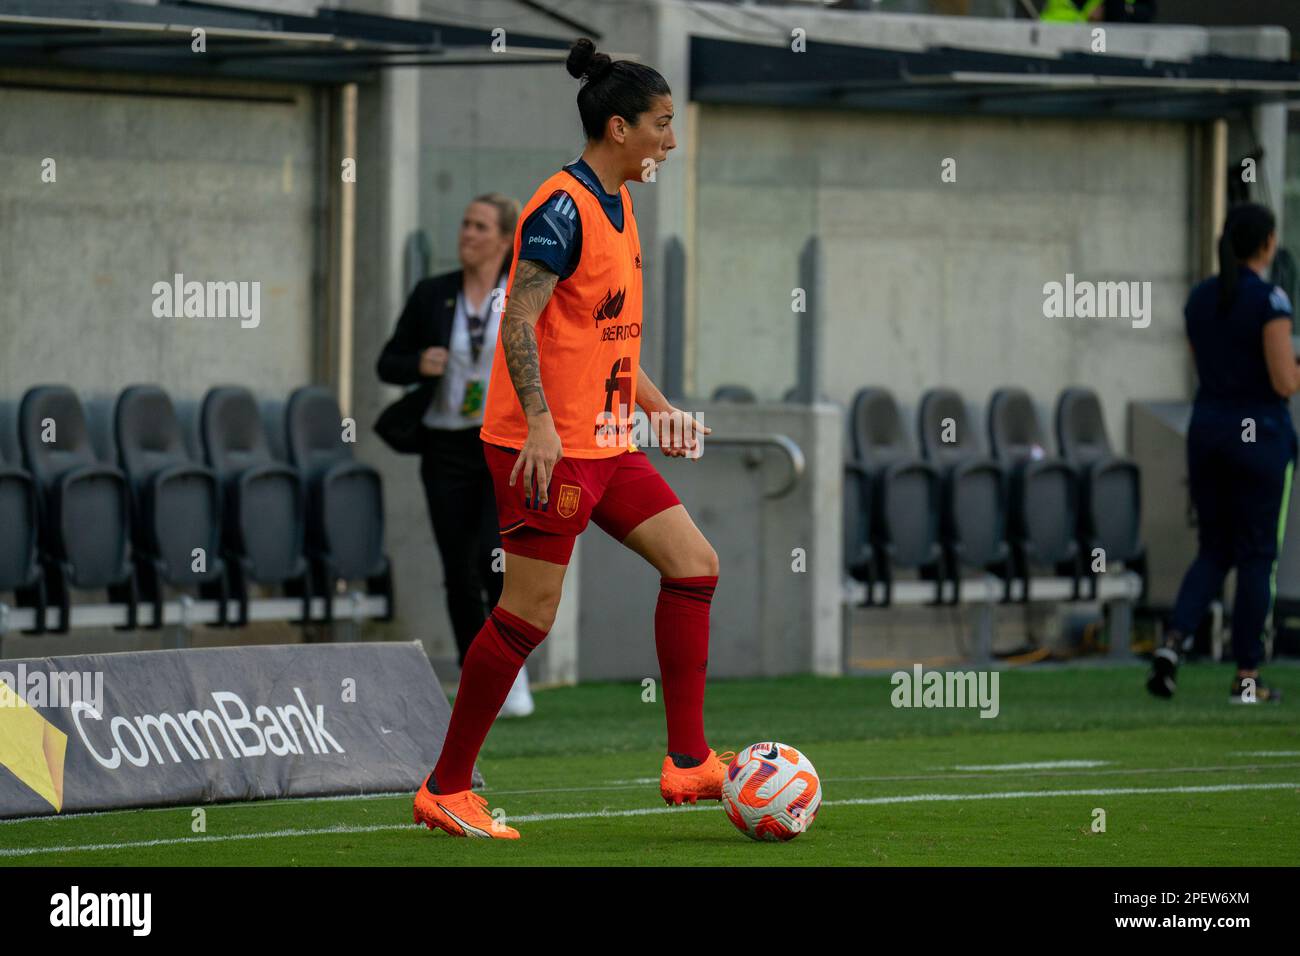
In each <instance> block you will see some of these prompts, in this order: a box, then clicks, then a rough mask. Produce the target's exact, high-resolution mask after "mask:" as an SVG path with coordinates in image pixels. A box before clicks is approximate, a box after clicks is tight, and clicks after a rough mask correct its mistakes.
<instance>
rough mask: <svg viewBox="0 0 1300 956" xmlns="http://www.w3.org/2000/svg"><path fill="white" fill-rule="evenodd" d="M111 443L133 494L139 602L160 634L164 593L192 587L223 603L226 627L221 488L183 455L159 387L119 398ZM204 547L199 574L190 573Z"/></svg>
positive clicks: (147, 387)
mask: <svg viewBox="0 0 1300 956" xmlns="http://www.w3.org/2000/svg"><path fill="white" fill-rule="evenodd" d="M113 436H114V440H115V441H116V443H117V456H118V461H119V462H120V463H121V466H122V470H123V471H124V472H125V473H126V477H127V481H128V483H129V485H130V489H131V502H132V506H133V508H134V515H135V520H134V522H133V524H134V527H135V538H134V540H135V549H136V551H135V553H136V568H137V571H138V573H139V579H140V589H141V594H142V597H143V598H144V600H146V601H151V602H152V603H153V606H154V627H162V610H163V597H164V586H167V585H169V586H171V587H175V588H196V589H197V590H198V593H199V596H200V597H203V598H208V599H212V600H216V601H218V602H220V607H221V610H220V615H219V618H218V623H219V624H221V625H225V624H227V623H228V621H227V619H226V602H227V599H228V597H229V591H228V588H227V584H226V565H225V562H224V560H223V559H222V557H221V488H220V486H219V485H218V483H217V476H216V475H215V474H214V473H213V471H212V469H210V468H206V467H204V466H203V465H200V464H198V463H197V462H195V461H193V460H192V459H191V458H190V456H189V453H188V452H187V451H186V448H185V442H184V440H183V438H182V434H181V426H180V423H179V422H178V421H177V418H176V410H175V408H174V407H173V405H172V401H171V398H169V397H168V395H167V393H166V392H164V391H163V390H162V389H161V388H158V387H157V386H156V385H132V386H130V387H129V388H127V389H124V390H123V391H122V393H121V394H120V395H119V396H118V398H117V404H116V405H115V406H114V410H113ZM196 548H201V549H202V550H203V553H204V556H205V560H204V565H203V570H201V571H195V570H193V568H194V564H195V561H194V550H195V549H196Z"/></svg>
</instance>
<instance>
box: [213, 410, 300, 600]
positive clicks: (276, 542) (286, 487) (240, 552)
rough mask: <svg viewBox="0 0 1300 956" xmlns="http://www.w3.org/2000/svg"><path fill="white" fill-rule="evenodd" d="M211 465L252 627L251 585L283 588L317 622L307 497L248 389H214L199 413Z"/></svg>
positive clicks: (238, 592)
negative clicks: (275, 449) (275, 450)
mask: <svg viewBox="0 0 1300 956" xmlns="http://www.w3.org/2000/svg"><path fill="white" fill-rule="evenodd" d="M199 433H200V435H201V437H202V440H203V453H204V456H205V457H206V458H207V463H208V466H209V467H210V468H211V469H212V470H213V471H214V472H215V473H216V475H217V479H218V481H219V482H220V483H221V487H222V502H221V512H222V548H223V552H224V556H225V560H226V567H227V572H228V574H229V578H230V590H231V592H232V594H233V595H234V597H235V598H236V599H237V600H238V601H239V607H240V611H239V621H238V624H239V625H240V626H243V625H246V624H247V623H248V597H249V592H248V585H249V583H250V582H252V583H256V584H261V585H272V586H274V585H279V586H282V587H283V588H284V590H285V592H286V593H287V594H290V595H293V596H301V597H302V603H303V611H302V618H301V619H300V620H299V623H301V624H306V623H307V622H308V621H309V620H310V618H311V597H312V587H311V570H310V566H309V565H308V563H307V559H306V557H305V555H304V554H303V536H304V521H303V518H304V515H305V504H306V494H305V492H304V489H303V487H302V481H301V479H300V478H299V477H298V473H297V471H295V470H294V469H293V468H290V467H289V466H288V465H285V464H283V463H282V462H278V461H276V460H275V459H274V458H272V457H271V449H270V443H269V442H268V440H267V437H266V430H265V428H264V427H263V425H262V419H261V413H260V411H259V410H258V407H257V401H256V400H255V399H254V398H253V393H252V392H250V391H249V390H248V389H246V388H243V387H240V386H235V385H225V386H218V387H216V388H213V389H210V390H209V391H208V393H207V394H206V395H205V396H204V397H203V405H202V407H201V408H200V410H199Z"/></svg>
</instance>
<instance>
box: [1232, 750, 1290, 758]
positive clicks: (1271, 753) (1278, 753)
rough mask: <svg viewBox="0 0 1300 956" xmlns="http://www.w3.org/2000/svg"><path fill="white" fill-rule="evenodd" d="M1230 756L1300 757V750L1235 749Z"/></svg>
mask: <svg viewBox="0 0 1300 956" xmlns="http://www.w3.org/2000/svg"><path fill="white" fill-rule="evenodd" d="M1228 756H1229V757H1300V750H1234V751H1233V752H1232V753H1230V754H1228Z"/></svg>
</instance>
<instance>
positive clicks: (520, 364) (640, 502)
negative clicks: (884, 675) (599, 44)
mask: <svg viewBox="0 0 1300 956" xmlns="http://www.w3.org/2000/svg"><path fill="white" fill-rule="evenodd" d="M566 65H567V68H568V70H569V73H570V74H571V75H572V76H574V77H576V78H582V79H585V82H584V83H583V85H582V87H581V88H580V89H579V91H578V112H579V114H580V115H581V117H582V127H583V130H584V132H585V133H586V136H587V144H586V148H585V149H584V150H583V152H582V155H581V157H580V158H578V159H577V160H575V161H574V162H572V163H570V164H569V165H567V166H565V167H564V168H563V169H561V170H560V171H559V172H557V173H555V174H554V175H553V176H551V177H550V178H549V179H547V180H546V181H545V182H543V183H542V185H541V186H540V187H538V189H537V191H536V192H535V193H534V194H533V197H532V199H530V200H529V201H528V203H527V204H526V205H525V206H524V210H523V213H522V215H521V216H520V223H519V229H518V232H517V233H516V235H515V240H514V265H513V266H512V268H511V270H510V284H509V293H508V296H507V301H506V309H505V315H504V316H503V317H502V322H501V332H500V336H499V338H498V340H497V345H496V354H495V358H494V360H493V366H492V374H491V377H490V379H489V384H488V395H487V405H486V408H485V410H484V417H483V427H482V430H481V432H480V436H481V438H482V440H483V443H484V444H483V450H484V454H485V456H486V458H487V462H488V467H489V468H490V470H491V471H492V474H493V479H494V481H495V488H496V501H497V513H498V516H499V519H500V526H501V542H502V547H503V549H504V550H505V552H506V559H505V582H504V586H503V590H502V594H501V601H500V603H498V604H497V606H496V607H495V608H494V609H493V611H492V614H491V616H490V617H489V618H488V620H487V621H486V622H485V623H484V625H483V629H482V630H481V631H480V632H479V633H478V635H477V636H476V637H475V638H474V641H473V643H472V644H471V646H470V650H469V653H468V654H467V655H466V657H465V665H464V668H463V669H462V670H461V678H460V690H459V692H458V693H457V694H456V702H455V706H454V707H453V708H452V714H451V723H450V725H449V727H448V729H447V739H446V741H445V742H444V743H443V747H442V754H441V756H440V757H439V759H438V763H437V766H435V767H434V768H433V771H432V772H431V773H430V774H429V776H428V778H427V779H426V780H425V782H424V784H423V785H422V786H421V787H420V789H419V791H417V793H416V796H415V820H416V822H417V823H424V824H425V825H427V826H428V827H429V828H430V829H433V828H434V827H439V828H441V829H443V830H445V831H446V832H448V833H450V834H452V835H453V836H475V837H494V838H504V839H518V837H519V833H518V832H517V831H516V830H515V829H513V828H512V827H509V826H505V825H504V824H503V823H502V822H501V821H499V820H495V821H494V820H493V818H492V817H491V816H489V815H488V813H487V810H486V806H487V800H486V799H485V798H484V797H482V796H481V795H479V794H476V793H473V792H472V791H471V790H470V788H469V787H470V773H471V771H472V768H473V765H474V759H475V758H476V757H477V756H478V752H479V749H480V748H481V747H482V745H483V740H484V738H486V736H487V732H488V729H489V728H490V727H491V726H492V721H493V718H494V717H496V715H497V711H498V710H499V709H500V708H501V704H502V701H503V700H504V699H505V697H506V693H507V691H509V689H510V685H511V684H512V683H513V682H514V679H515V675H516V674H517V673H518V672H519V668H520V667H521V666H523V664H524V660H525V659H526V658H527V656H528V654H529V653H530V652H531V651H532V650H533V648H535V647H537V645H538V644H540V643H541V642H542V639H543V638H544V637H546V634H547V632H548V631H549V630H550V628H551V625H552V623H553V622H554V620H555V610H556V607H557V606H558V605H559V603H560V589H561V585H562V583H563V581H564V572H565V568H566V566H567V565H568V562H569V557H570V555H571V554H572V551H573V542H574V539H575V538H576V537H577V536H578V534H579V533H581V532H582V530H583V529H584V528H585V527H586V526H587V522H588V520H591V521H594V522H595V523H596V524H597V525H598V526H599V527H600V528H601V529H602V530H603V531H605V532H606V533H608V534H610V535H612V536H613V537H614V538H615V539H617V540H618V541H620V542H622V543H623V544H624V545H626V546H627V547H629V548H631V549H632V550H633V551H635V552H636V553H637V554H639V555H641V556H642V557H643V558H645V559H646V561H648V562H649V563H650V564H651V565H652V566H653V567H654V568H655V570H657V571H658V572H659V574H660V591H659V601H658V604H657V605H656V607H655V618H654V627H655V649H656V651H657V653H658V657H659V668H660V673H661V680H662V685H663V695H664V710H665V711H666V714H667V722H668V748H667V749H668V755H667V756H666V757H665V758H664V762H663V767H662V769H661V773H660V779H659V791H660V794H661V795H662V796H663V798H664V799H665V800H667V801H668V802H669V803H672V804H681V803H683V802H690V803H694V802H695V801H697V800H700V799H706V800H720V799H721V797H722V780H723V777H724V775H725V773H726V765H725V764H724V763H723V759H724V758H725V757H726V756H727V755H723V757H719V756H718V754H716V753H715V752H714V751H713V750H712V749H711V748H710V747H709V745H708V744H707V743H706V742H705V739H704V719H703V718H704V714H703V709H704V681H705V669H706V665H707V663H708V651H709V607H710V604H711V602H712V599H713V590H714V587H715V586H716V585H717V581H718V556H717V554H716V553H715V552H714V550H713V548H712V547H711V546H710V545H709V542H708V541H707V540H706V539H705V537H704V535H702V534H701V533H700V530H699V529H698V528H697V527H696V526H695V523H694V522H693V521H691V518H690V516H689V515H688V514H687V513H686V509H685V508H684V507H682V504H681V502H680V501H678V499H677V496H676V495H675V494H673V492H672V489H670V488H669V487H668V485H667V483H666V482H665V481H664V480H663V478H662V477H661V476H660V475H659V473H658V471H656V470H655V467H654V465H652V464H651V463H650V460H649V458H648V457H647V456H646V454H645V453H644V452H641V451H637V450H636V448H635V446H634V445H632V444H631V443H630V442H629V440H628V439H629V431H630V423H631V415H632V411H633V409H634V408H635V406H636V405H638V404H639V405H640V406H641V408H642V410H644V411H645V412H646V414H647V415H649V416H650V420H651V425H652V429H653V432H654V434H655V436H656V438H657V440H658V442H659V444H660V446H661V448H662V449H663V452H664V454H666V455H668V456H670V457H688V458H692V459H693V458H695V457H698V453H699V452H700V451H701V450H702V448H701V446H700V444H699V439H698V438H697V437H696V436H697V435H707V434H708V433H709V431H710V429H708V428H706V427H704V426H703V425H701V424H700V423H698V422H696V421H695V420H694V419H693V418H691V417H690V416H689V415H686V414H684V413H683V412H680V411H678V410H677V409H675V408H673V407H672V406H671V405H669V403H668V401H667V400H666V399H665V398H664V396H663V394H662V393H661V392H660V391H659V389H658V388H656V387H655V385H654V383H653V382H651V381H650V379H649V378H648V377H647V376H646V374H645V372H644V371H642V369H641V367H640V364H639V357H640V347H641V331H642V316H641V276H642V268H641V265H642V264H641V245H640V240H639V239H638V236H637V228H636V218H635V217H634V215H633V209H632V196H631V194H630V193H629V192H628V188H627V186H625V185H624V183H625V182H626V181H628V180H631V179H636V180H642V179H643V178H645V177H646V176H647V174H648V173H649V172H650V171H653V170H654V169H656V168H657V167H658V165H659V164H660V163H662V162H663V161H664V160H665V159H667V157H668V151H669V150H671V149H673V148H674V147H675V146H676V145H677V143H676V140H675V139H674V137H673V131H672V118H673V103H672V93H671V91H670V90H669V88H668V84H667V83H666V82H665V81H664V78H663V77H662V76H660V75H659V73H657V72H656V71H655V70H653V69H651V68H650V67H648V66H643V65H641V64H638V63H634V62H631V61H629V60H618V61H614V60H611V59H610V57H609V56H607V55H606V54H603V53H597V52H596V50H595V47H594V46H593V45H592V42H591V41H590V40H588V39H586V38H585V37H584V38H583V39H580V40H578V41H577V42H576V43H575V44H574V45H573V48H572V49H571V50H570V52H569V58H568V62H567V64H566ZM598 598H599V599H601V600H604V599H605V598H604V597H603V596H598ZM610 613H611V614H618V613H619V610H618V607H617V602H613V603H611V606H610Z"/></svg>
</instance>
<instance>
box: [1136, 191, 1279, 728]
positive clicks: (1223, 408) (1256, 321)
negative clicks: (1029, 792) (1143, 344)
mask: <svg viewBox="0 0 1300 956" xmlns="http://www.w3.org/2000/svg"><path fill="white" fill-rule="evenodd" d="M1276 251H1277V231H1276V224H1275V220H1274V217H1273V214H1272V212H1270V211H1269V210H1268V209H1266V208H1264V207H1263V206H1259V205H1256V204H1253V203H1245V204H1242V205H1239V206H1235V207H1233V209H1232V210H1231V211H1230V212H1229V213H1228V219H1227V222H1226V223H1225V225H1224V228H1223V236H1222V238H1221V239H1220V240H1219V266H1220V269H1219V274H1218V275H1217V276H1214V277H1211V278H1209V279H1206V280H1205V281H1204V282H1202V283H1200V284H1199V285H1198V286H1196V288H1195V289H1193V290H1192V294H1191V296H1190V297H1189V298H1188V300H1187V307H1186V309H1185V310H1184V316H1185V318H1186V326H1187V337H1188V340H1189V342H1190V344H1191V349H1192V355H1193V357H1194V359H1195V362H1196V373H1197V377H1198V378H1199V380H1200V386H1199V387H1198V388H1197V391H1196V400H1195V403H1194V405H1193V408H1192V421H1191V425H1190V427H1189V429H1188V433H1187V468H1188V480H1189V485H1190V491H1191V496H1192V503H1193V504H1194V505H1195V506H1196V513H1197V518H1198V525H1199V527H1198V536H1199V548H1198V551H1197V555H1196V560H1195V561H1193V562H1192V566H1191V567H1190V568H1188V570H1187V573H1186V575H1184V577H1183V583H1182V586H1181V587H1180V588H1179V589H1178V598H1177V601H1176V603H1175V605H1174V611H1173V615H1172V616H1171V618H1170V621H1169V630H1168V632H1167V633H1166V636H1165V642H1164V646H1162V647H1161V648H1160V649H1159V650H1157V651H1156V654H1155V658H1154V660H1153V662H1152V669H1151V673H1150V676H1149V677H1148V678H1147V689H1148V690H1149V691H1150V692H1151V693H1152V694H1155V695H1156V696H1159V697H1171V696H1173V693H1174V689H1175V679H1176V676H1177V669H1178V662H1179V656H1178V655H1179V652H1180V651H1182V650H1186V649H1188V647H1189V646H1190V642H1191V636H1192V635H1193V634H1194V633H1195V631H1196V628H1197V626H1198V625H1199V624H1200V622H1201V618H1202V617H1203V616H1204V614H1205V612H1206V610H1207V609H1208V608H1209V606H1210V603H1211V602H1212V601H1213V600H1214V599H1215V598H1216V597H1217V595H1218V594H1219V593H1220V591H1221V589H1222V587H1223V581H1224V578H1225V577H1226V576H1227V573H1228V571H1229V570H1230V569H1232V568H1234V567H1235V568H1236V569H1237V581H1236V591H1235V597H1234V600H1233V608H1232V650H1233V654H1234V656H1235V657H1236V660H1237V674H1236V677H1235V678H1234V680H1233V683H1232V688H1231V691H1230V697H1229V699H1230V700H1231V701H1234V702H1243V703H1259V702H1265V701H1269V702H1276V701H1277V700H1279V699H1280V694H1279V692H1278V690H1277V688H1274V687H1269V686H1268V685H1266V684H1264V683H1263V682H1262V681H1260V679H1259V663H1260V660H1261V659H1262V658H1263V651H1264V649H1263V641H1262V636H1263V632H1264V627H1265V625H1266V621H1267V619H1268V614H1269V609H1270V606H1271V605H1272V602H1273V592H1274V573H1275V571H1276V568H1277V555H1278V550H1279V549H1280V547H1281V538H1282V529H1283V528H1284V526H1285V524H1286V503H1287V500H1288V499H1289V498H1290V494H1291V475H1292V471H1293V468H1294V464H1295V460H1296V450H1297V442H1296V433H1295V428H1294V426H1293V425H1292V424H1291V413H1290V411H1289V409H1288V407H1287V399H1288V398H1289V397H1290V396H1291V395H1292V394H1294V393H1295V392H1296V391H1297V390H1300V366H1298V365H1297V361H1296V356H1295V351H1294V348H1293V346H1292V340H1291V331H1292V311H1291V302H1290V300H1289V299H1288V298H1287V295H1286V293H1285V292H1283V291H1282V290H1281V289H1280V288H1278V287H1277V286H1274V285H1272V284H1270V283H1269V282H1268V281H1266V280H1265V278H1264V276H1265V275H1266V274H1267V272H1268V269H1269V266H1270V264H1271V263H1272V261H1273V256H1274V254H1275V253H1276Z"/></svg>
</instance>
